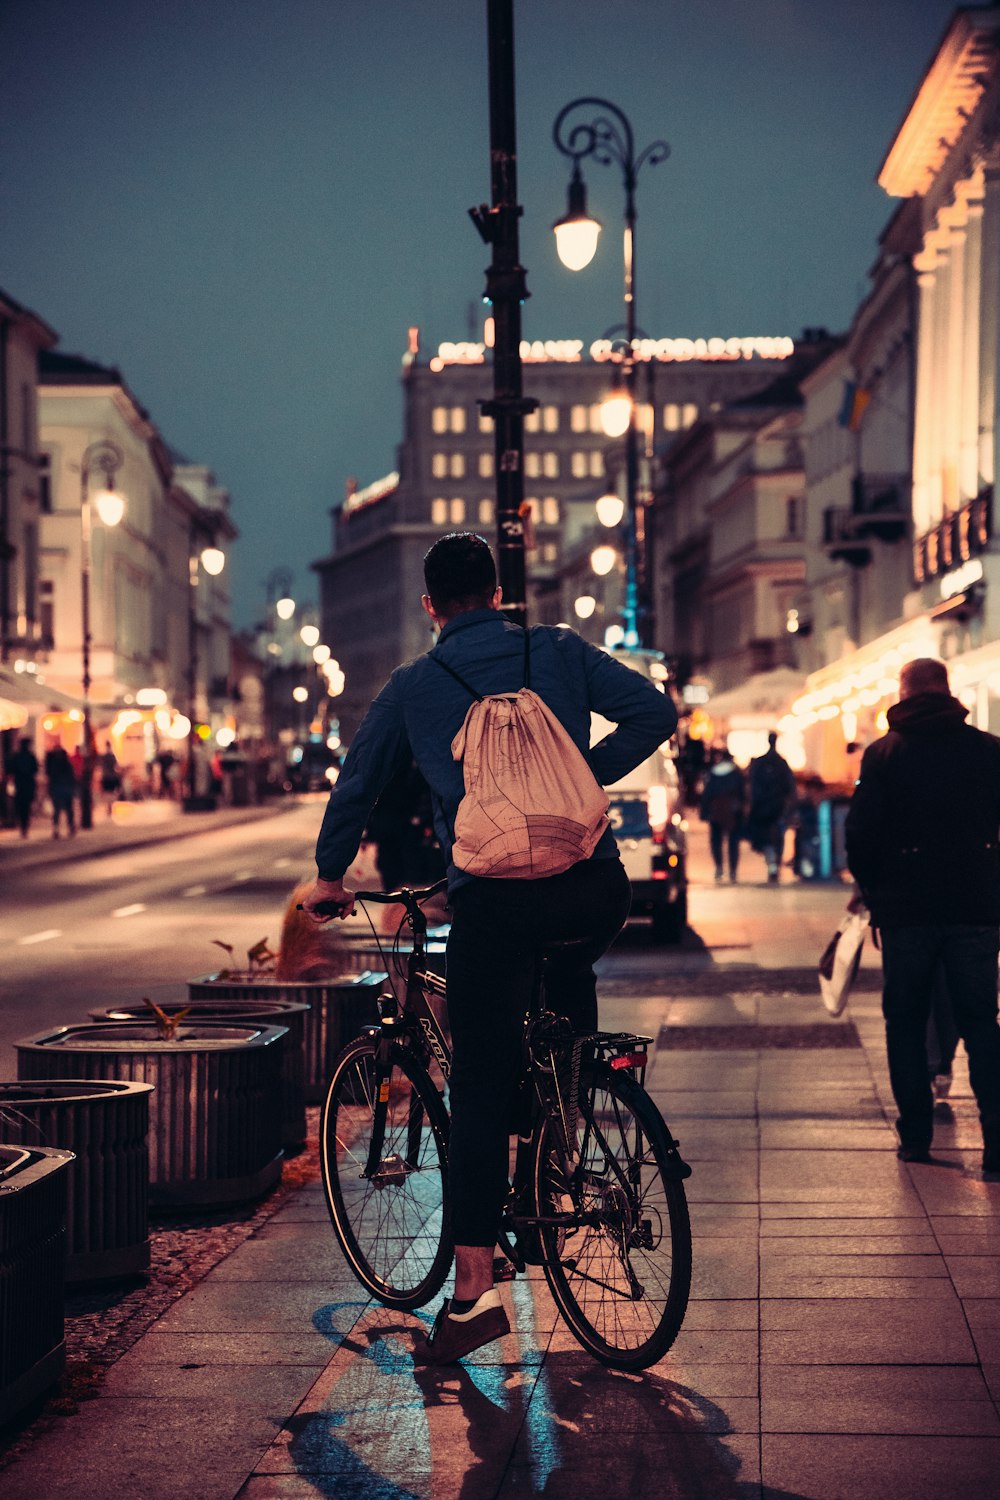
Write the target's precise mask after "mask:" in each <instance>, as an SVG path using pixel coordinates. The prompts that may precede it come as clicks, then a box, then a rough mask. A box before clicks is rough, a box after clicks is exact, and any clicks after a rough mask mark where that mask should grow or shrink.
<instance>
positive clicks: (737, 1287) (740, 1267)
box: [691, 1239, 758, 1301]
mask: <svg viewBox="0 0 1000 1500" xmlns="http://www.w3.org/2000/svg"><path fill="white" fill-rule="evenodd" d="M757 1291H758V1271H757V1245H756V1240H755V1239H754V1240H751V1241H750V1242H749V1243H748V1242H747V1241H746V1240H745V1239H742V1240H725V1239H706V1240H705V1241H703V1242H702V1243H700V1244H699V1245H698V1247H697V1251H696V1253H695V1255H694V1267H693V1270H692V1275H691V1298H692V1301H697V1300H698V1299H699V1298H703V1297H704V1298H718V1297H756V1296H757Z"/></svg>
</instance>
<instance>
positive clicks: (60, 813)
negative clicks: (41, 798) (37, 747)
mask: <svg viewBox="0 0 1000 1500" xmlns="http://www.w3.org/2000/svg"><path fill="white" fill-rule="evenodd" d="M45 780H46V782H47V783H48V788H49V801H50V802H51V803H52V837H53V838H54V839H57V838H58V837H59V819H60V818H61V817H65V819H66V832H67V833H68V834H69V836H70V838H72V837H73V835H74V834H75V833H76V819H75V818H74V815H73V798H74V797H75V796H76V777H75V776H74V775H73V765H72V762H71V761H70V758H69V756H68V755H67V754H66V751H65V749H64V748H63V746H62V745H53V747H52V749H51V750H48V751H46V754H45Z"/></svg>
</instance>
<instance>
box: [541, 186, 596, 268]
mask: <svg viewBox="0 0 1000 1500" xmlns="http://www.w3.org/2000/svg"><path fill="white" fill-rule="evenodd" d="M566 199H567V201H566V213H565V216H564V217H563V218H561V219H557V220H556V222H555V223H554V224H553V226H552V229H553V232H554V234H555V237H556V254H557V255H558V256H559V259H560V260H561V261H562V263H563V265H564V266H565V267H566V269H567V270H568V271H582V270H583V268H584V267H585V266H589V265H590V262H591V261H592V260H593V258H594V256H595V254H596V253H597V238H598V235H599V234H600V232H601V225H600V222H599V221H598V220H597V219H595V218H593V217H592V215H591V214H590V213H588V211H587V187H586V184H585V183H584V180H583V178H582V177H581V175H580V167H579V164H578V163H577V162H574V163H573V176H572V177H571V178H570V183H569V189H568V192H567V195H566Z"/></svg>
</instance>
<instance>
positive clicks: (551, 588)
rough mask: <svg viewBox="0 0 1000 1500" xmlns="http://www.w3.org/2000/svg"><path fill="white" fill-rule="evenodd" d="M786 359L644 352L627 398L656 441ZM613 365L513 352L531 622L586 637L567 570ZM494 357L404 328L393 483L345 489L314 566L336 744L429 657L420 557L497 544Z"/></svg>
mask: <svg viewBox="0 0 1000 1500" xmlns="http://www.w3.org/2000/svg"><path fill="white" fill-rule="evenodd" d="M792 352H793V344H792V341H791V340H790V339H786V338H761V339H749V338H748V339H707V340H706V339H698V340H694V339H662V340H642V341H640V342H639V345H638V349H637V353H638V357H639V360H640V362H641V364H640V371H639V377H638V382H637V388H638V390H639V393H640V398H641V399H642V401H643V410H642V412H641V414H640V415H641V420H642V422H643V424H644V426H645V428H646V429H647V431H648V432H649V434H650V440H651V442H653V443H660V442H662V441H664V440H665V439H667V438H669V437H670V436H672V435H676V434H677V433H679V432H681V431H683V430H685V429H686V428H688V427H690V426H691V425H692V424H693V423H694V422H695V421H696V420H697V419H698V416H699V415H700V414H701V413H702V412H705V411H711V410H712V409H714V408H717V407H720V406H722V405H723V404H725V403H727V402H730V401H732V400H734V399H736V398H737V397H739V396H743V395H749V394H751V393H752V392H754V391H756V390H759V389H760V388H761V387H762V386H764V385H766V384H768V383H769V382H770V381H771V380H772V379H773V378H774V375H775V373H776V371H777V370H779V369H780V368H781V367H782V365H783V362H784V361H785V360H787V359H788V358H789V357H790V355H791V354H792ZM613 353H614V351H613V348H612V345H611V344H610V343H608V342H607V341H598V342H597V343H595V344H593V345H591V346H589V347H585V346H584V345H583V344H582V343H581V342H580V341H578V340H558V341H546V342H536V343H527V342H526V343H525V344H524V345H523V347H522V358H523V361H524V390H525V394H526V395H527V396H529V397H532V398H534V400H535V401H537V403H538V406H537V409H536V410H535V411H534V412H532V413H531V414H530V415H529V416H528V417H527V418H526V419H525V483H524V492H525V497H526V499H528V500H529V501H530V505H531V527H530V528H529V529H530V532H531V535H530V536H529V542H531V543H533V545H531V547H530V550H529V553H528V559H527V562H528V593H529V617H530V619H531V620H532V622H535V623H537V622H549V623H554V622H555V621H556V620H558V619H564V618H569V619H572V620H573V623H574V624H578V625H580V626H581V629H583V630H584V633H588V632H587V627H586V626H585V624H584V623H583V622H581V621H579V620H577V619H576V618H575V617H574V616H573V615H572V614H567V613H566V611H567V609H568V607H569V601H568V600H567V598H566V597H565V595H566V592H567V588H568V585H566V583H565V578H564V564H565V563H566V560H567V558H569V557H570V556H571V555H572V554H573V553H574V551H575V552H577V553H578V552H579V551H580V548H581V547H584V548H586V547H588V538H589V535H590V533H591V531H592V529H593V526H594V502H595V501H596V500H597V498H598V497H599V496H600V495H602V494H603V493H605V492H606V491H607V490H608V488H609V487H612V488H613V487H614V486H615V485H616V484H618V485H620V484H621V482H622V476H621V475H620V472H619V471H620V468H621V464H622V459H623V452H624V450H623V445H622V444H621V442H620V440H611V439H609V438H608V437H606V436H605V434H604V432H603V429H602V426H601V422H600V417H599V404H600V402H601V400H602V398H603V397H604V396H605V395H606V394H607V391H608V389H609V387H610V385H611V383H612V374H613V371H612V360H613ZM489 357H490V356H489V349H488V347H487V346H486V344H484V343H463V344H443V345H441V346H440V347H439V349H438V350H437V351H436V353H435V354H434V355H433V356H431V357H430V358H426V357H424V356H422V355H421V353H420V350H419V345H418V340H417V336H416V330H413V331H412V332H411V338H410V347H409V349H408V352H407V355H406V357H405V359H404V364H403V377H402V380H403V435H402V441H401V443H400V445H399V449H398V461H397V468H396V471H395V472H394V473H393V474H391V475H388V476H387V477H386V478H385V479H383V480H379V481H377V482H376V483H374V484H369V485H366V486H365V487H363V488H361V489H359V488H357V487H356V486H355V485H354V483H353V481H352V482H351V483H350V484H349V485H348V493H347V495H346V497H345V499H344V500H343V502H342V503H341V504H339V505H338V506H337V507H336V508H335V509H334V510H333V512H332V518H333V545H332V549H331V553H330V555H329V556H328V557H326V558H324V559H322V560H321V561H319V562H317V563H316V564H314V566H315V567H316V570H317V572H318V573H319V576H320V580H321V584H320V593H321V614H322V628H323V639H324V640H326V641H329V642H330V644H331V647H332V649H333V650H334V652H335V654H336V655H337V657H338V659H339V661H340V662H341V665H342V667H343V670H344V674H345V687H344V692H343V695H342V696H341V697H340V698H339V699H338V712H339V715H340V719H341V726H342V733H343V735H344V738H345V740H346V741H349V740H350V737H351V735H352V734H353V732H354V730H355V729H356V727H357V725H358V723H359V722H360V719H361V717H362V716H363V714H364V712H365V710H366V708H367V706H368V704H369V702H370V701H371V698H372V696H373V694H374V693H376V692H377V691H378V689H379V688H380V687H381V686H382V684H383V683H384V682H385V681H386V679H387V678H388V677H389V675H390V674H391V672H392V671H393V670H394V668H395V667H397V666H398V665H399V663H400V662H402V661H405V660H409V659H411V658H412V657H414V656H416V655H418V654H420V653H421V652H423V651H425V650H427V649H428V647H429V645H430V637H429V633H428V626H427V620H426V617H425V616H424V615H423V613H422V612H421V610H420V608H419V603H418V601H419V596H420V594H421V593H422V592H423V570H422V564H423V557H424V554H425V552H426V551H427V549H428V547H429V546H430V545H431V544H432V542H433V541H434V540H435V538H437V537H439V536H442V535H444V534H445V533H447V532H449V531H456V530H466V529H469V530H477V531H480V532H482V533H483V534H484V535H485V536H487V537H488V538H489V539H490V540H492V539H493V538H494V536H495V527H496V520H495V514H494V495H495V485H494V473H493V465H494V444H493V432H492V422H491V420H490V419H489V418H486V417H483V416H482V414H481V412H480V407H479V403H480V402H482V401H485V400H489V399H490V398H491V396H492V368H491V366H490V363H489ZM602 540H604V541H607V540H608V533H607V532H605V533H604V536H603V538H602ZM600 618H602V617H599V619H600ZM596 623H597V622H595V625H594V627H592V628H596Z"/></svg>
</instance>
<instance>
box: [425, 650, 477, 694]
mask: <svg viewBox="0 0 1000 1500" xmlns="http://www.w3.org/2000/svg"><path fill="white" fill-rule="evenodd" d="M429 656H430V659H431V661H432V662H434V663H435V664H436V665H437V666H439V667H440V668H441V670H442V671H444V672H447V673H448V676H449V677H454V679H455V681H456V682H457V683H458V685H459V687H463V688H465V691H466V692H467V693H468V694H469V695H470V696H471V697H473V698H475V700H476V702H477V703H482V701H483V695H482V693H477V692H476V690H475V688H474V687H470V686H469V684H468V683H467V682H466V680H465V678H464V677H459V675H458V673H457V672H456V671H455V669H454V668H453V667H449V665H448V663H447V662H446V661H442V660H441V658H440V656H435V655H434V652H433V651H431V652H430V653H429Z"/></svg>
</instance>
